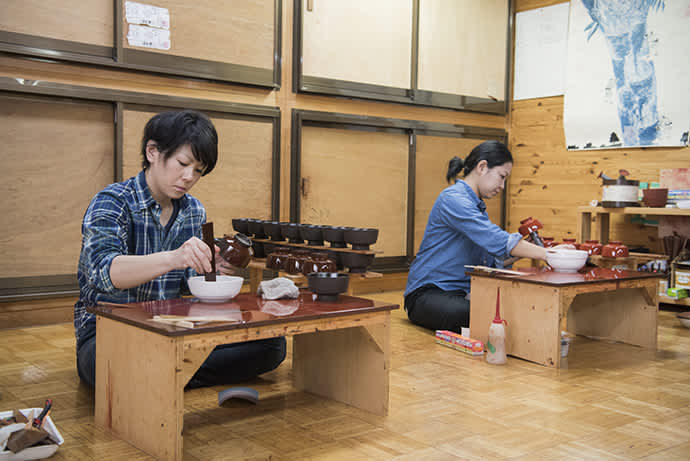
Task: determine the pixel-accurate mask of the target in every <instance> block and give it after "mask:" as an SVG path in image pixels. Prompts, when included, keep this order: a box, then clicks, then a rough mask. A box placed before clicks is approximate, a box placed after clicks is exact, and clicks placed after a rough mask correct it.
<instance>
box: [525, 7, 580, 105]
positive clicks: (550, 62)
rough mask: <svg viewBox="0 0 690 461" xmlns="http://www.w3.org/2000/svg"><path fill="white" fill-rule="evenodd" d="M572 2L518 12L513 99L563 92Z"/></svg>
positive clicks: (553, 94) (554, 94)
mask: <svg viewBox="0 0 690 461" xmlns="http://www.w3.org/2000/svg"><path fill="white" fill-rule="evenodd" d="M569 5H570V4H569V3H568V2H566V3H560V4H556V5H552V6H547V7H545V8H537V9H534V10H529V11H523V12H520V13H518V14H516V15H515V77H514V84H513V99H514V100H520V99H531V98H543V97H548V96H556V95H561V94H563V93H564V90H565V69H566V53H567V49H568V48H567V38H568V11H569Z"/></svg>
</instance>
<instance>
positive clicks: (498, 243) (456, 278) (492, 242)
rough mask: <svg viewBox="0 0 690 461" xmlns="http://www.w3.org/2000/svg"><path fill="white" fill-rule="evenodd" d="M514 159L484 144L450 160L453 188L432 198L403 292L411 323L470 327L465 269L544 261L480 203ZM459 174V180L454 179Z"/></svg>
mask: <svg viewBox="0 0 690 461" xmlns="http://www.w3.org/2000/svg"><path fill="white" fill-rule="evenodd" d="M512 168H513V156H512V154H511V153H510V151H509V150H508V148H507V147H506V146H505V145H504V144H502V143H500V142H498V141H485V142H483V143H481V144H479V145H478V146H476V147H475V148H474V149H472V152H470V155H468V156H467V158H466V159H465V160H462V159H460V158H458V157H454V158H453V159H452V160H451V161H450V164H449V167H448V173H447V175H446V179H447V180H448V181H449V182H450V181H451V180H455V181H454V184H453V185H451V186H449V187H447V188H446V189H444V190H443V191H442V192H441V194H440V195H439V196H438V198H437V199H436V202H435V203H434V206H433V207H432V209H431V213H430V214H429V220H428V222H427V225H426V229H425V230H424V238H423V239H422V244H421V245H420V247H419V251H418V252H417V256H416V258H415V260H414V261H413V262H412V265H411V267H410V273H409V275H408V278H407V288H406V289H405V310H406V311H407V316H408V317H409V319H410V321H411V322H412V323H414V324H416V325H420V326H422V327H425V328H429V329H431V330H450V331H455V332H460V328H461V327H469V324H470V301H469V298H470V277H469V276H467V275H465V271H466V270H467V269H466V268H465V265H483V266H490V267H503V266H504V262H505V260H508V259H509V258H511V257H517V258H521V257H526V258H533V259H542V260H546V250H545V249H544V248H542V247H539V246H537V245H534V244H532V243H529V242H527V241H525V240H522V236H521V235H520V234H519V233H513V234H511V233H508V232H506V231H504V230H503V229H501V228H500V227H499V226H497V225H496V224H493V223H492V222H491V221H490V220H489V215H488V214H487V213H486V204H485V203H484V199H489V198H491V197H493V196H495V195H496V194H498V193H499V192H501V191H502V190H503V188H504V187H505V180H506V178H507V177H508V175H509V174H510V172H511V170H512ZM460 172H463V173H464V178H463V179H456V178H457V176H458V175H459V174H460Z"/></svg>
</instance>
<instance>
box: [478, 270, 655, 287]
mask: <svg viewBox="0 0 690 461" xmlns="http://www.w3.org/2000/svg"><path fill="white" fill-rule="evenodd" d="M514 270H517V271H518V272H522V273H523V274H524V275H509V274H503V273H500V272H488V271H473V272H468V274H471V275H473V276H477V277H491V278H498V279H503V280H519V281H520V282H526V283H537V284H540V285H552V286H567V285H579V284H586V283H603V282H611V281H623V280H641V279H650V278H663V277H665V275H664V274H663V273H658V272H637V271H629V270H623V269H607V268H603V267H584V268H583V269H580V270H579V271H578V272H573V273H568V272H555V271H553V270H552V269H551V268H548V267H528V268H520V269H514Z"/></svg>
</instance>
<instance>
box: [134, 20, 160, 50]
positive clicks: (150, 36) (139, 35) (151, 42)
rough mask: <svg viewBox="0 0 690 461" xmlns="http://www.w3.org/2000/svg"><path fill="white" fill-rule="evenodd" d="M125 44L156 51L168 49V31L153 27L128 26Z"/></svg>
mask: <svg viewBox="0 0 690 461" xmlns="http://www.w3.org/2000/svg"><path fill="white" fill-rule="evenodd" d="M127 43H129V45H130V46H142V47H145V48H155V49H157V50H169V49H170V31H169V30H165V29H156V28H155V27H148V26H139V25H137V24H130V25H129V31H128V32H127Z"/></svg>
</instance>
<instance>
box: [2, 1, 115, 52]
mask: <svg viewBox="0 0 690 461" xmlns="http://www.w3.org/2000/svg"><path fill="white" fill-rule="evenodd" d="M0 9H1V11H0V30H4V31H7V32H17V33H21V34H29V35H37V36H39V37H46V38H55V39H59V40H70V41H73V42H81V43H88V44H91V45H101V46H108V47H112V46H113V24H114V19H113V18H114V11H113V0H89V1H87V2H85V1H83V0H2V5H1V6H0Z"/></svg>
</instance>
